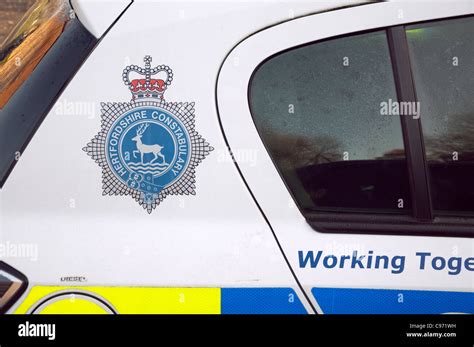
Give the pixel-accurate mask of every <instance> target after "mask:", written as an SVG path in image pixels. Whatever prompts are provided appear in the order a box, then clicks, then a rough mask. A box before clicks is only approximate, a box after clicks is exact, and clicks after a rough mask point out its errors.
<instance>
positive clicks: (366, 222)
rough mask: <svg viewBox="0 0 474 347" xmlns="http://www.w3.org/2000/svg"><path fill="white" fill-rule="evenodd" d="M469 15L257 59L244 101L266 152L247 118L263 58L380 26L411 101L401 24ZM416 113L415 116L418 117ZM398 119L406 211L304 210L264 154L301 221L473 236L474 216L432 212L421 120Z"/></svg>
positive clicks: (332, 227)
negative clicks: (404, 167)
mask: <svg viewBox="0 0 474 347" xmlns="http://www.w3.org/2000/svg"><path fill="white" fill-rule="evenodd" d="M469 17H474V15H472V14H468V15H462V16H452V17H444V18H436V19H432V20H425V21H418V22H412V23H405V24H400V25H395V26H389V27H379V28H373V29H369V30H362V31H355V32H351V33H347V34H343V35H337V36H332V37H328V38H324V39H321V40H315V41H311V42H307V43H304V44H301V45H297V46H293V47H289V48H287V49H285V50H282V51H279V52H277V53H275V54H273V55H271V56H269V57H267V58H265V59H264V60H263V61H261V62H260V63H259V64H258V65H257V66H256V67H255V68H254V70H253V72H252V75H251V76H250V79H249V82H248V85H247V101H248V107H249V110H250V114H251V115H252V121H253V122H254V126H255V128H256V129H257V133H258V134H259V137H260V139H261V140H262V143H263V145H264V147H265V149H266V150H267V153H270V151H269V148H268V147H267V145H266V143H265V141H263V137H262V134H261V132H260V129H259V127H257V125H256V123H255V118H254V117H253V111H252V103H251V86H252V82H253V79H254V77H255V74H256V72H257V71H258V70H259V69H260V67H261V66H262V65H264V64H265V63H266V62H267V61H269V60H271V59H273V58H274V57H276V56H279V55H281V54H284V53H286V52H288V51H292V50H294V49H297V48H301V47H305V46H308V45H312V44H315V43H321V42H325V41H329V40H335V39H339V38H344V37H350V36H354V35H360V34H365V33H371V32H376V31H385V33H386V36H387V42H388V47H389V52H390V59H391V64H392V67H393V76H394V81H395V87H396V91H397V98H398V101H399V102H402V101H413V102H416V101H417V97H416V87H415V84H414V79H413V73H412V68H411V63H410V62H411V60H410V55H409V47H408V42H407V37H406V27H407V26H409V25H414V24H424V23H435V22H439V21H443V20H453V19H460V18H469ZM420 118H421V117H420ZM400 120H401V124H402V134H403V141H404V145H405V155H406V160H407V167H408V175H409V182H410V192H411V199H412V213H411V215H410V214H405V215H403V214H400V215H398V214H388V213H380V212H378V213H370V212H367V213H363V212H357V213H352V212H345V211H344V212H342V211H341V212H321V211H307V210H305V209H304V208H302V207H301V206H300V204H299V202H298V199H296V197H295V195H294V194H293V191H292V190H291V189H290V187H289V186H288V184H287V182H286V181H285V179H284V177H283V175H282V173H281V171H280V169H279V167H278V165H277V164H276V162H275V160H274V159H273V157H272V156H271V155H269V156H270V159H271V160H272V162H273V165H274V166H275V168H276V169H277V171H278V174H279V175H280V177H281V179H282V181H283V182H284V184H285V186H286V188H287V190H288V192H289V193H290V195H291V197H292V198H293V200H294V202H295V204H296V205H297V206H298V209H299V210H300V212H301V214H302V215H303V216H304V217H305V219H306V221H307V223H308V224H309V225H310V226H311V227H312V228H313V229H314V230H315V231H317V232H322V233H343V234H376V235H407V236H408V235H409V236H442V237H446V236H449V237H462V238H474V215H473V216H468V215H462V216H461V215H460V216H456V215H450V216H435V215H434V214H433V205H432V200H431V192H430V184H429V174H428V164H427V160H426V155H425V147H424V137H423V133H422V128H421V120H420V119H413V118H412V117H404V116H400Z"/></svg>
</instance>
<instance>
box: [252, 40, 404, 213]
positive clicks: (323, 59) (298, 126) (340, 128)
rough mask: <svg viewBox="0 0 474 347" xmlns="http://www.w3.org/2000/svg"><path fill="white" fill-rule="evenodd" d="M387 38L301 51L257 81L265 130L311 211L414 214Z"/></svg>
mask: <svg viewBox="0 0 474 347" xmlns="http://www.w3.org/2000/svg"><path fill="white" fill-rule="evenodd" d="M389 100H393V101H396V100H397V96H396V91H395V83H394V79H393V72H392V66H391V62H390V55H389V50H388V44H387V39H386V35H385V32H375V33H369V34H363V35H357V36H352V37H347V38H339V39H334V40H330V41H325V42H320V43H315V44H311V45H308V46H304V47H301V48H296V49H293V50H290V51H287V52H285V53H282V54H280V55H277V56H275V57H273V58H271V59H270V60H268V61H266V62H265V63H264V64H263V65H261V66H260V67H259V68H258V69H257V71H256V73H255V75H254V78H253V80H252V82H251V86H250V106H251V109H252V115H253V117H254V120H255V123H256V126H257V129H258V130H259V133H260V135H261V137H262V139H263V142H264V143H265V145H266V147H267V149H268V151H269V153H270V155H271V157H272V159H273V160H274V162H275V164H276V166H277V167H278V169H279V171H280V173H281V174H282V176H283V178H284V180H285V182H286V184H287V185H288V187H289V189H290V190H291V191H292V193H293V195H294V197H295V199H296V200H297V202H298V203H299V205H300V206H301V207H302V208H304V209H307V210H329V211H335V210H345V211H369V212H395V213H408V211H409V210H410V196H409V184H408V175H407V169H406V162H405V152H404V146H403V137H402V131H401V123H400V118H399V116H397V115H382V114H381V103H382V102H384V101H386V102H388V101H389Z"/></svg>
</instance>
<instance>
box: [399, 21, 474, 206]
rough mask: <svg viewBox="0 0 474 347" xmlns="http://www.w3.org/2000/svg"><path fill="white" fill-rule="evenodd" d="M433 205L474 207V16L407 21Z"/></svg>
mask: <svg viewBox="0 0 474 347" xmlns="http://www.w3.org/2000/svg"><path fill="white" fill-rule="evenodd" d="M406 34H407V39H408V43H409V48H410V56H411V61H412V69H413V76H414V80H415V87H416V91H417V98H418V101H419V102H420V108H421V118H420V119H421V123H422V128H423V135H424V142H425V148H426V156H427V160H428V165H429V172H430V184H431V196H432V200H433V207H434V209H435V210H437V213H438V214H443V213H453V212H461V213H462V212H466V211H469V212H474V179H473V177H474V42H473V37H474V19H473V18H472V17H470V18H461V19H452V20H446V21H439V22H434V23H427V24H419V25H412V26H408V27H407V30H406Z"/></svg>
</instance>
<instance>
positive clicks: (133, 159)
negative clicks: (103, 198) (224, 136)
mask: <svg viewBox="0 0 474 347" xmlns="http://www.w3.org/2000/svg"><path fill="white" fill-rule="evenodd" d="M144 61H145V68H141V67H138V66H136V65H132V66H127V67H126V68H125V70H124V71H123V81H124V83H125V85H127V86H128V88H129V89H130V92H131V93H132V101H131V102H120V103H102V104H101V107H102V122H101V123H102V125H101V130H100V132H99V133H98V134H97V135H96V136H95V137H94V138H93V139H92V140H91V142H89V143H88V144H87V146H86V147H84V148H83V150H84V151H85V152H87V154H88V155H89V156H91V157H92V159H94V161H95V162H96V163H97V164H99V166H100V167H101V168H102V183H103V195H130V196H131V197H132V198H133V199H135V200H136V201H137V202H138V203H139V204H140V205H141V206H142V207H143V208H144V209H145V210H147V211H148V213H151V212H152V211H153V210H154V209H155V208H156V207H157V206H158V205H159V204H160V203H161V202H162V201H163V200H164V199H165V198H166V197H167V196H168V195H189V194H192V195H194V194H195V170H196V167H197V166H198V164H199V163H200V162H201V161H202V160H203V159H204V158H205V157H206V156H207V155H208V154H209V152H210V151H212V150H213V148H212V147H211V146H210V145H209V143H207V142H206V141H205V140H204V139H203V138H202V137H201V135H199V134H198V132H197V131H196V130H195V129H194V127H195V125H194V102H166V101H165V99H164V97H163V94H164V92H165V91H166V89H167V88H168V87H169V85H170V84H171V82H172V80H173V72H172V70H171V69H170V68H169V67H168V66H166V65H159V66H156V67H154V68H152V67H151V61H152V59H151V57H150V56H146V57H145V59H144ZM132 73H134V74H138V75H140V76H139V78H136V79H132V80H131V79H130V74H132ZM153 76H155V77H156V78H152V77H153ZM160 76H162V77H160Z"/></svg>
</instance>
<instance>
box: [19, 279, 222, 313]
mask: <svg viewBox="0 0 474 347" xmlns="http://www.w3.org/2000/svg"><path fill="white" fill-rule="evenodd" d="M65 290H67V291H71V290H72V291H73V290H79V291H86V292H89V293H91V294H93V295H96V296H97V297H99V298H103V299H105V301H107V302H108V303H109V304H111V305H112V306H113V308H114V309H115V310H116V311H117V312H118V313H125V314H127V313H137V314H139V313H158V314H160V313H161V314H165V313H168V314H177V313H184V314H193V313H202V314H220V313H221V290H220V288H151V287H77V286H71V287H61V286H35V287H33V288H32V289H31V290H30V292H29V293H28V295H27V297H26V299H25V300H24V301H23V302H22V303H21V305H20V306H19V307H18V309H17V310H16V311H15V313H27V312H28V311H29V310H30V309H31V308H33V307H35V306H36V305H38V304H39V303H40V302H42V301H43V300H44V299H46V298H47V297H49V296H51V295H54V294H56V293H60V292H62V291H65ZM100 311H101V308H100V307H98V306H97V305H95V304H93V303H90V302H88V301H87V300H83V299H79V298H76V299H73V300H72V299H70V298H66V299H64V300H57V301H55V302H51V304H50V305H48V306H46V308H45V309H44V310H43V312H44V313H100Z"/></svg>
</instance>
